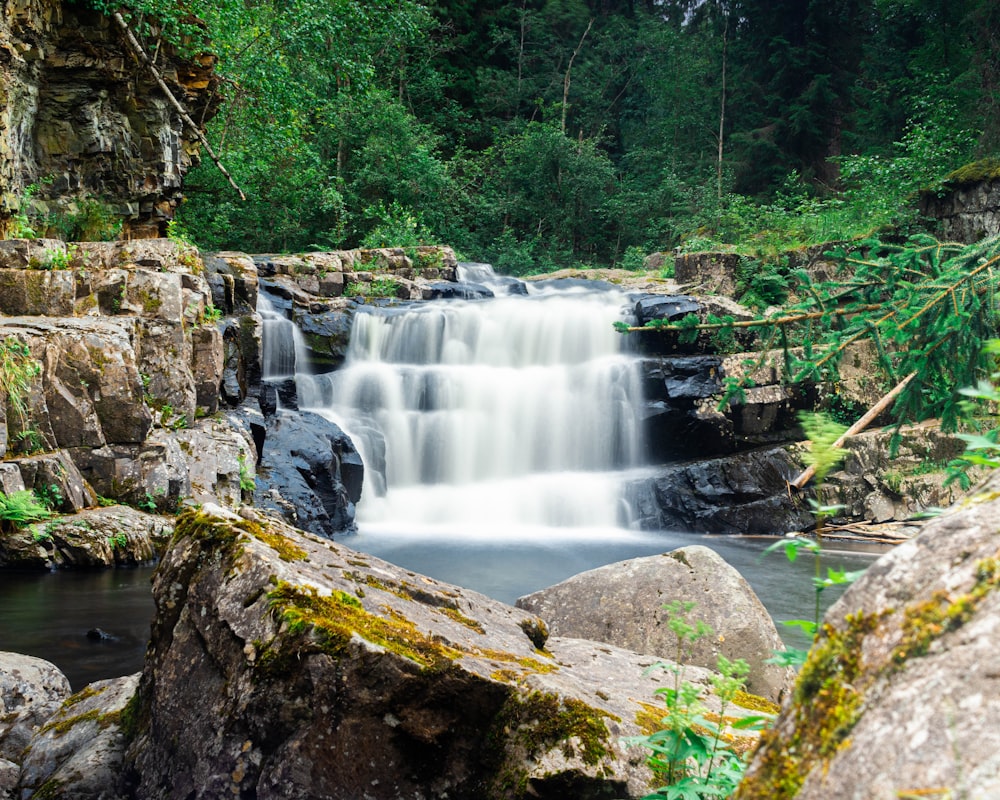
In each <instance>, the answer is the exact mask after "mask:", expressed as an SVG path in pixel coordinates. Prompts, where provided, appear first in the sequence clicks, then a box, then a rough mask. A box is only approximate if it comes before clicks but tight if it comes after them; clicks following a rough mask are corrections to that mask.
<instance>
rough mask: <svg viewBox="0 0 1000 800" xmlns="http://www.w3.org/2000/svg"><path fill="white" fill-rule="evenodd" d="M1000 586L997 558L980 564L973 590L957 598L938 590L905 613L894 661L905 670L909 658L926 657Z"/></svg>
mask: <svg viewBox="0 0 1000 800" xmlns="http://www.w3.org/2000/svg"><path fill="white" fill-rule="evenodd" d="M998 585H1000V560H998V558H997V557H993V558H986V559H983V560H982V561H978V562H976V576H975V582H974V583H973V585H972V588H971V589H970V590H969V591H968V592H965V593H964V594H961V595H958V596H957V597H953V596H951V595H950V594H949V593H948V592H945V591H944V590H938V591H936V592H934V594H932V595H931V599H930V600H927V601H925V602H923V603H919V604H917V605H914V606H909V607H907V608H906V609H905V611H904V612H903V625H902V630H903V638H902V640H901V641H900V643H899V644H898V645H897V646H896V648H895V649H894V650H893V651H892V661H893V663H894V664H895V665H896V666H897V667H901V666H902V665H903V664H905V663H906V662H907V661H908V660H909V659H911V658H915V657H918V656H922V655H925V654H926V653H927V651H928V650H930V647H931V645H932V644H933V643H934V641H935V640H936V639H938V638H940V637H941V636H943V635H944V634H946V633H948V632H949V631H954V630H957V629H958V628H960V627H962V626H963V625H964V624H965V623H966V622H968V621H969V620H970V619H971V618H972V615H973V614H975V612H976V609H977V608H978V607H979V604H980V603H982V601H983V600H984V599H985V598H986V596H987V595H989V593H990V592H992V591H993V590H994V589H995V588H996V587H997V586H998Z"/></svg>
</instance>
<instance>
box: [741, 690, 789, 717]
mask: <svg viewBox="0 0 1000 800" xmlns="http://www.w3.org/2000/svg"><path fill="white" fill-rule="evenodd" d="M733 705H735V706H739V707H740V708H745V709H748V710H749V711H760V712H761V713H764V714H777V713H779V712H780V711H781V706H779V705H777V704H776V703H772V702H771V701H770V700H768V699H767V698H766V697H761V696H760V695H757V694H750V693H749V692H744V691H742V690H741V691H737V692H736V694H735V695H733Z"/></svg>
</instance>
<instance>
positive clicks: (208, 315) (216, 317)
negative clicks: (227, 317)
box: [202, 303, 222, 325]
mask: <svg viewBox="0 0 1000 800" xmlns="http://www.w3.org/2000/svg"><path fill="white" fill-rule="evenodd" d="M202 319H203V320H204V321H205V322H209V323H212V324H213V325H214V324H215V323H216V322H219V321H220V320H221V319H222V309H221V308H216V307H215V306H214V305H212V304H211V303H209V304H208V305H207V306H205V313H204V315H203V317H202Z"/></svg>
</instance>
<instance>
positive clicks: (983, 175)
mask: <svg viewBox="0 0 1000 800" xmlns="http://www.w3.org/2000/svg"><path fill="white" fill-rule="evenodd" d="M920 212H921V213H922V214H923V215H924V216H928V217H933V218H934V219H937V220H938V224H939V226H940V232H939V234H940V236H941V238H942V239H945V240H947V241H952V242H965V243H966V244H972V243H973V242H978V241H979V240H980V239H985V238H986V237H988V236H996V235H997V234H1000V160H998V159H995V158H988V159H984V160H983V161H977V162H974V163H972V164H968V165H966V166H964V167H961V168H959V169H957V170H955V172H953V173H951V175H949V176H948V177H947V178H946V179H945V180H944V189H943V190H927V191H923V192H921V193H920Z"/></svg>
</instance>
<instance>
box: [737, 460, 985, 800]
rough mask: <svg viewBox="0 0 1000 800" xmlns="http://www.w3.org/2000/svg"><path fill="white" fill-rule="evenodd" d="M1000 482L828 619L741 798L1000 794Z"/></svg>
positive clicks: (855, 591) (860, 587) (906, 550)
mask: <svg viewBox="0 0 1000 800" xmlns="http://www.w3.org/2000/svg"><path fill="white" fill-rule="evenodd" d="M998 519H1000V478H998V477H994V478H993V479H992V480H991V481H990V483H988V484H987V485H986V487H985V488H984V489H983V490H982V491H981V492H980V493H978V494H976V495H972V496H970V497H969V498H967V499H966V500H965V501H963V502H961V503H959V504H958V505H957V506H956V507H955V508H954V509H952V510H951V511H949V512H948V513H947V514H946V515H943V516H941V517H939V518H937V519H935V520H933V521H931V522H929V523H927V524H926V526H925V527H924V530H923V532H922V533H921V534H920V535H919V536H918V537H917V538H915V539H913V540H911V541H909V542H907V543H905V544H903V545H900V546H899V547H897V548H896V549H895V550H893V551H892V552H890V553H889V554H887V555H885V556H883V557H882V558H881V559H880V560H879V561H878V562H876V563H875V564H874V565H873V566H871V567H870V568H869V569H868V571H867V573H866V575H865V576H864V577H863V578H862V579H861V580H860V581H859V582H858V583H857V584H855V585H854V586H853V587H851V588H850V589H849V590H848V591H847V592H846V593H845V594H844V595H843V597H842V598H841V599H840V600H839V601H838V602H837V603H836V604H835V605H834V606H833V607H832V608H831V609H830V611H829V612H828V613H827V615H826V620H825V623H824V625H823V628H822V631H821V634H820V637H819V639H818V641H817V642H816V644H815V645H814V646H813V649H812V651H811V652H810V655H809V659H808V661H807V662H806V664H805V666H804V667H803V668H802V671H801V673H800V675H799V679H798V683H797V684H796V688H795V692H794V696H793V698H792V701H791V702H790V703H786V706H785V708H784V710H783V711H782V714H781V716H780V717H779V719H778V721H777V723H776V725H775V727H774V728H773V730H771V731H770V732H768V733H767V734H766V735H765V737H764V740H763V742H762V745H761V746H760V748H759V749H758V750H757V752H756V754H755V756H754V759H753V762H752V763H751V765H750V768H749V771H748V773H747V776H746V778H745V779H744V782H743V784H742V785H741V786H740V789H739V791H738V792H737V794H736V797H737V798H741V799H742V800H747V799H748V798H769V800H770V799H772V798H778V799H780V798H791V797H796V798H829V797H858V798H886V800H889V798H898V797H917V796H920V797H929V796H935V797H938V796H941V797H944V796H952V797H961V796H969V797H992V796H994V795H997V794H998V793H1000V755H998V753H1000V704H998V703H996V702H995V699H996V697H997V691H998V689H997V675H996V672H995V670H993V669H992V667H991V666H990V664H992V662H993V660H994V652H993V651H994V649H995V640H996V636H997V635H998V632H1000V592H997V591H996V590H997V587H998V586H1000V561H998V558H1000V538H998V534H1000V525H998V522H997V520H998Z"/></svg>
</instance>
